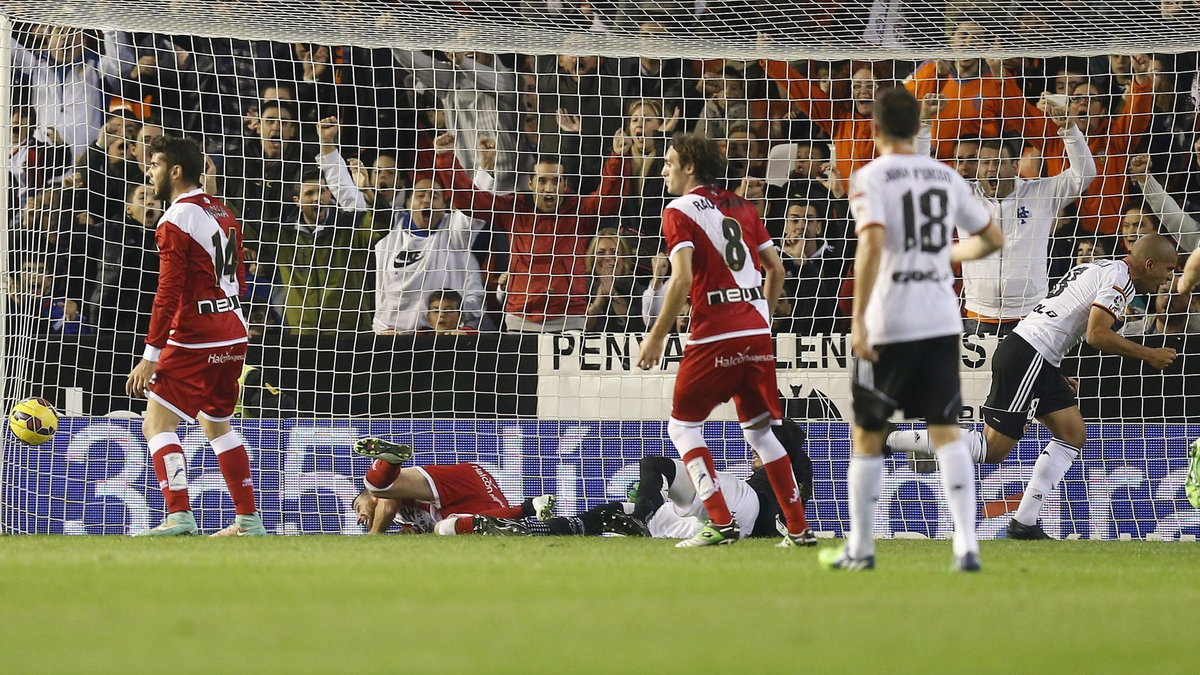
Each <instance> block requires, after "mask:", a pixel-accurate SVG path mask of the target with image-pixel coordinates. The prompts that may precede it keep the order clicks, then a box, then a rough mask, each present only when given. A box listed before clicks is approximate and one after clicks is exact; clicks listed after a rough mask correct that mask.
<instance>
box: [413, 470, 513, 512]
mask: <svg viewBox="0 0 1200 675" xmlns="http://www.w3.org/2000/svg"><path fill="white" fill-rule="evenodd" d="M417 470H418V471H420V472H421V473H423V474H425V478H426V479H427V480H428V481H429V487H430V488H432V489H433V496H434V499H435V502H434V505H435V506H436V507H437V508H438V511H440V512H441V515H442V517H443V518H444V517H446V516H450V515H453V514H462V515H481V516H486V515H491V514H492V512H493V511H495V510H497V509H507V508H508V498H507V497H505V496H504V493H503V492H501V491H500V485H499V484H498V483H497V482H496V479H495V478H494V477H493V476H492V474H490V473H488V472H487V470H486V469H484V468H483V467H481V466H479V465H477V464H467V463H463V464H450V465H446V466H441V465H430V466H418V467H417Z"/></svg>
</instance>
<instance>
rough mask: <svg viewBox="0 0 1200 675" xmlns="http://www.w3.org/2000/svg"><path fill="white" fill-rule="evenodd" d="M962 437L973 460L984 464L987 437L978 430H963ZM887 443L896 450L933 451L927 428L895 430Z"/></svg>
mask: <svg viewBox="0 0 1200 675" xmlns="http://www.w3.org/2000/svg"><path fill="white" fill-rule="evenodd" d="M962 438H963V442H965V443H966V447H967V455H968V456H969V457H970V458H971V461H972V462H974V463H976V464H983V463H984V461H985V460H986V459H987V437H985V436H984V435H983V434H982V433H981V432H978V431H968V430H963V432H962ZM887 444H888V447H890V448H891V449H892V450H895V451H896V452H903V453H911V452H921V453H931V452H932V451H931V450H930V449H929V432H928V431H926V430H925V429H909V430H904V431H893V432H892V433H890V434H888V436H887Z"/></svg>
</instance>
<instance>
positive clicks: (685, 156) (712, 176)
mask: <svg viewBox="0 0 1200 675" xmlns="http://www.w3.org/2000/svg"><path fill="white" fill-rule="evenodd" d="M671 147H672V148H675V152H676V154H678V155H679V165H680V167H683V166H687V165H688V164H690V165H692V169H693V171H694V172H695V176H696V180H698V181H700V182H701V183H704V184H705V185H707V184H709V183H715V182H716V181H717V177H718V176H724V175H725V165H726V160H725V155H724V153H722V152H721V147H720V146H719V145H717V142H716V141H714V140H712V139H711V138H709V137H708V136H705V135H704V134H700V133H690V134H675V136H674V137H673V138H672V139H671Z"/></svg>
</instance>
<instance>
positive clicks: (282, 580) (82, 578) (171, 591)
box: [0, 536, 1200, 675]
mask: <svg viewBox="0 0 1200 675" xmlns="http://www.w3.org/2000/svg"><path fill="white" fill-rule="evenodd" d="M773 543H774V541H773V540H772V541H747V542H741V543H739V544H738V545H737V546H732V547H720V548H715V549H698V550H675V549H673V548H672V546H671V542H669V541H661V540H645V539H592V538H586V539H585V538H565V537H564V538H505V539H500V538H486V537H458V538H439V537H428V536H427V537H395V536H393V537H375V538H368V537H337V536H327V537H271V538H268V539H265V540H245V539H239V540H220V541H217V540H209V539H207V538H205V539H199V538H196V539H178V540H146V539H130V538H119V537H91V538H89V537H45V536H36V537H5V538H0V664H3V665H2V666H0V670H2V671H3V672H6V673H25V672H55V673H82V672H89V673H96V672H120V673H135V672H138V673H140V672H163V673H170V674H171V675H178V674H179V673H192V672H195V673H256V672H271V673H274V672H281V673H334V672H337V673H342V672H363V673H376V672H378V673H383V672H390V673H490V672H500V673H531V672H548V673H549V672H553V673H592V672H596V673H604V672H607V673H658V672H662V673H695V674H697V675H699V674H700V673H727V672H733V673H742V674H745V675H749V674H751V673H758V672H779V673H793V672H794V673H841V672H846V673H910V672H911V673H939V672H956V673H986V672H995V673H1018V674H1020V675H1025V674H1026V673H1039V672H1054V673H1077V672H1079V673H1083V672H1086V673H1098V672H1112V673H1129V672H1141V673H1169V672H1189V673H1192V672H1195V670H1194V669H1195V642H1194V639H1193V635H1194V633H1193V624H1194V623H1195V608H1196V607H1197V603H1198V602H1200V582H1198V580H1197V575H1198V574H1200V548H1197V546H1196V545H1195V544H1190V543H1151V542H1111V543H1101V542H1086V541H1071V542H1009V541H998V542H985V543H984V544H983V555H982V558H983V564H984V571H983V573H981V574H977V575H965V574H954V573H951V572H949V571H948V570H949V565H950V544H949V543H948V542H945V541H881V542H879V551H878V553H879V556H878V560H879V568H878V569H877V570H875V571H874V572H867V573H835V572H828V571H825V570H822V569H820V568H819V567H818V566H817V563H816V554H815V552H814V551H813V550H811V549H808V550H800V549H791V550H777V549H774V548H772V544H773ZM822 545H823V546H833V545H835V542H828V541H827V542H823V543H822Z"/></svg>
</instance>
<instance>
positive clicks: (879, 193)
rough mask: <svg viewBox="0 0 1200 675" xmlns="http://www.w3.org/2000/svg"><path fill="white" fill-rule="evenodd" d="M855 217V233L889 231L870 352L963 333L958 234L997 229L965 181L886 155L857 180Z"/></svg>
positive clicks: (872, 302) (929, 164)
mask: <svg viewBox="0 0 1200 675" xmlns="http://www.w3.org/2000/svg"><path fill="white" fill-rule="evenodd" d="M850 210H851V212H852V213H853V214H854V221H855V228H854V231H855V232H856V233H861V232H862V231H863V230H864V229H866V228H868V227H882V228H883V229H884V248H883V254H882V256H881V258H880V260H879V271H878V274H877V275H876V277H875V287H874V289H873V290H872V291H871V297H870V299H869V300H868V304H867V314H866V317H864V318H865V320H866V326H867V332H868V334H869V335H870V339H871V344H888V343H892V342H911V341H914V340H925V339H928V338H934V337H941V336H945V335H955V334H958V333H962V317H961V316H959V311H958V296H957V295H956V294H955V293H954V272H953V270H951V268H950V244H951V242H952V239H953V233H954V228H955V227H957V228H959V229H960V230H962V231H964V232H966V233H967V234H976V233H978V232H980V231H981V230H983V229H984V228H985V227H987V226H988V224H989V222H990V217H989V215H988V212H987V210H986V209H984V208H983V206H982V205H981V204H979V202H978V201H976V200H975V198H974V196H973V195H972V192H971V187H970V186H969V185H968V184H967V182H966V181H965V180H963V178H962V176H959V175H958V174H957V173H956V172H955V171H954V170H953V169H951V168H950V167H948V166H946V165H945V164H942V163H941V162H938V161H937V160H935V159H931V158H929V157H926V156H923V155H916V154H911V155H910V154H897V153H892V154H887V155H883V156H881V157H878V158H876V159H874V160H872V161H871V162H870V163H868V164H867V165H866V166H864V167H862V168H860V169H859V170H858V171H855V172H854V173H853V174H852V175H851V176H850Z"/></svg>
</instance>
